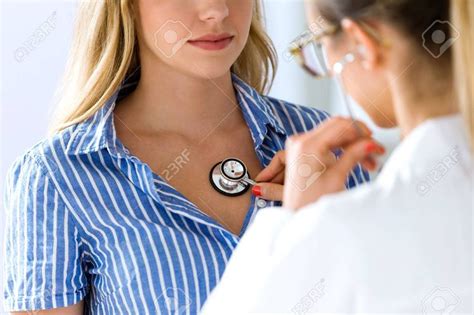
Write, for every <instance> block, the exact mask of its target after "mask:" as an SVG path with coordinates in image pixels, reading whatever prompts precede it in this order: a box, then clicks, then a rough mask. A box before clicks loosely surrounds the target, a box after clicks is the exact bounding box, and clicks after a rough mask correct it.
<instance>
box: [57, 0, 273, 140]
mask: <svg viewBox="0 0 474 315" xmlns="http://www.w3.org/2000/svg"><path fill="white" fill-rule="evenodd" d="M260 1H261V0H255V6H254V12H253V18H252V24H251V27H250V34H249V39H248V41H247V44H246V46H245V48H244V50H243V52H242V54H241V55H240V57H239V58H238V59H237V61H236V62H235V63H234V65H233V66H232V69H231V70H232V72H234V73H235V74H237V75H238V76H239V77H240V78H242V79H243V80H244V81H246V82H247V83H249V84H250V85H251V86H252V87H254V88H255V89H256V90H257V91H258V92H260V93H265V92H267V91H268V89H269V88H270V86H271V84H272V82H273V79H274V76H275V69H276V65H277V54H276V52H275V48H274V47H273V44H272V42H271V40H270V39H269V37H268V36H267V34H266V33H265V31H264V25H263V12H262V4H261V2H260ZM135 21H136V17H135V10H134V0H98V1H87V0H86V1H81V2H80V4H79V8H78V13H77V16H76V23H75V32H74V38H73V41H72V46H71V50H70V53H69V57H68V62H67V65H66V71H65V74H64V78H63V83H62V85H61V87H60V88H59V89H58V92H57V96H56V98H57V108H56V111H55V113H54V115H53V118H52V122H51V125H50V130H49V131H50V134H54V133H56V132H58V131H60V130H62V129H64V128H67V127H68V126H71V125H74V124H76V123H80V122H82V121H84V120H86V119H87V118H89V117H91V116H92V115H93V114H94V113H96V112H97V111H98V110H99V109H100V108H101V107H102V106H103V105H104V104H105V102H106V101H107V99H109V98H110V97H111V96H112V95H113V94H114V92H116V90H117V89H118V88H119V87H120V84H121V83H122V82H123V80H124V79H125V78H126V77H127V75H128V74H130V73H131V71H133V70H134V69H135V68H136V67H137V66H138V65H139V58H138V41H137V32H136V24H135Z"/></svg>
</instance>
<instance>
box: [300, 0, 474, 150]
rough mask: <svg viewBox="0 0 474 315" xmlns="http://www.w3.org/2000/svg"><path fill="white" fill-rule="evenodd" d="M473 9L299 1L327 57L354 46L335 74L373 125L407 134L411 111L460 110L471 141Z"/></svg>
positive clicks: (444, 0)
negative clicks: (347, 61) (351, 57)
mask: <svg viewBox="0 0 474 315" xmlns="http://www.w3.org/2000/svg"><path fill="white" fill-rule="evenodd" d="M473 10H474V9H473V3H472V1H471V0H451V1H449V0H436V1H433V0H417V1H411V0H352V1H346V0H306V12H307V17H308V21H309V24H310V29H311V30H312V31H313V32H314V31H315V28H316V29H318V30H317V32H321V33H324V34H325V35H324V36H321V39H320V42H321V44H322V46H323V47H324V49H325V51H326V55H327V58H328V64H329V65H334V64H335V63H337V62H338V61H340V60H341V59H344V56H345V55H346V56H347V53H355V55H356V58H355V62H352V63H351V64H348V65H347V66H346V67H345V69H344V71H343V73H342V81H343V83H344V87H345V90H346V91H345V92H347V93H348V94H349V95H350V96H351V97H352V98H353V99H354V100H355V101H356V102H357V103H358V104H360V105H361V106H362V107H363V109H364V110H365V111H366V112H367V113H368V114H369V115H370V116H371V118H372V119H373V121H374V122H375V123H376V124H377V125H379V126H381V127H384V128H391V127H395V126H399V127H400V128H401V131H402V134H403V136H406V135H407V134H408V133H409V132H410V131H411V130H412V129H414V127H415V126H416V125H417V124H418V123H420V122H421V121H420V119H419V118H418V117H417V116H419V117H421V116H432V117H437V116H443V115H446V114H452V113H456V112H458V111H459V110H461V112H462V115H463V117H464V119H465V122H466V125H467V126H468V129H469V133H470V135H471V143H472V137H473V116H474V114H473V107H474V91H473V89H474V79H473V76H474V62H473V47H474V46H473V45H474V43H473V42H474V41H473V37H474V35H473V32H474V28H473V27H474V25H473V17H474V12H473ZM328 26H329V27H328ZM328 29H330V31H329V32H328ZM406 104H410V106H409V107H408V108H407V106H406ZM410 116H411V118H410Z"/></svg>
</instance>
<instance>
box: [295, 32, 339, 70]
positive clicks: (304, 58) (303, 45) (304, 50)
mask: <svg viewBox="0 0 474 315" xmlns="http://www.w3.org/2000/svg"><path fill="white" fill-rule="evenodd" d="M338 30H339V27H336V26H331V27H328V28H325V29H321V30H319V31H318V32H313V31H309V30H308V31H306V32H304V33H303V34H301V35H300V36H298V37H297V38H295V39H294V40H293V41H292V42H291V44H290V46H289V48H288V50H289V53H290V54H291V56H292V57H293V58H294V59H295V60H296V61H297V62H298V63H299V64H300V66H301V67H302V68H303V69H304V70H305V71H306V72H307V73H308V74H310V75H311V76H313V77H315V78H318V79H319V78H324V77H328V76H330V72H331V71H330V67H329V64H328V60H327V56H326V52H325V51H324V47H323V45H322V43H321V40H322V39H323V38H324V37H325V36H330V35H333V34H335V33H336V32H337V31H338Z"/></svg>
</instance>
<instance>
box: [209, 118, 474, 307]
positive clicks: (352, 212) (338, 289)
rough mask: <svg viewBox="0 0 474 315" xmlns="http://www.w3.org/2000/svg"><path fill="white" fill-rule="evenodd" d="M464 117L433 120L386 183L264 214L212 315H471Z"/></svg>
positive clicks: (400, 156) (232, 265) (241, 248)
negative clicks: (331, 314) (326, 314)
mask: <svg viewBox="0 0 474 315" xmlns="http://www.w3.org/2000/svg"><path fill="white" fill-rule="evenodd" d="M462 126H463V121H462V119H461V117H460V116H459V115H456V116H450V117H443V118H439V119H434V120H430V121H428V122H426V123H424V124H422V125H421V126H419V127H418V128H416V130H414V131H413V132H412V133H411V134H410V135H409V136H408V137H407V138H406V139H405V140H404V141H403V142H402V143H401V144H400V145H399V146H398V148H397V149H396V150H395V152H394V153H393V154H392V156H391V157H390V159H389V161H388V162H387V164H386V165H385V168H384V169H383V171H382V172H381V174H380V176H379V178H378V179H377V180H376V181H375V182H373V183H371V184H368V185H365V186H363V187H360V188H358V189H355V190H352V191H349V192H343V193H339V194H334V195H331V196H326V197H324V198H322V199H321V200H320V201H319V202H317V203H314V204H311V205H309V206H306V207H305V208H303V209H301V211H299V212H297V213H296V214H294V213H293V212H292V211H290V210H287V209H283V208H267V209H263V210H261V211H260V212H259V213H258V215H257V216H256V218H255V221H254V222H253V224H252V226H251V227H250V228H249V230H248V232H247V233H246V234H245V235H244V237H243V239H242V241H241V243H240V244H239V245H238V247H237V249H236V251H235V252H234V254H233V256H232V258H231V260H230V262H229V264H228V266H227V269H226V271H225V273H224V275H223V278H222V280H221V282H220V284H219V285H218V286H217V288H216V289H215V290H214V291H213V292H212V294H211V296H210V297H209V299H208V301H207V303H206V304H205V306H204V308H203V313H204V314H229V313H233V314H245V313H255V312H257V313H275V312H279V313H282V312H284V313H294V314H304V313H317V312H338V313H339V312H344V313H356V312H357V313H368V312H374V313H402V312H404V313H405V312H406V313H421V314H423V313H425V314H429V313H437V314H442V313H443V312H444V314H453V313H470V314H471V313H472V293H473V291H472V284H473V282H472V266H473V257H472V237H473V234H472V233H473V231H472V223H473V216H472V211H473V194H472V193H473V191H472V188H473V186H472V183H473V167H472V166H473V160H472V157H471V155H470V154H469V145H468V140H467V136H466V133H465V131H464V128H463V127H462Z"/></svg>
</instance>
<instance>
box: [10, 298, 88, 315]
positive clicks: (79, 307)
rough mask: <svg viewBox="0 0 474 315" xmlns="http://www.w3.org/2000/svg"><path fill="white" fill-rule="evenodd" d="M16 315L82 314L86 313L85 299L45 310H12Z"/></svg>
mask: <svg viewBox="0 0 474 315" xmlns="http://www.w3.org/2000/svg"><path fill="white" fill-rule="evenodd" d="M10 314H14V315H31V314H37V315H82V314H84V301H80V302H79V303H77V304H74V305H71V306H68V307H60V308H55V309H50V310H43V311H34V312H33V311H27V312H11V313H10Z"/></svg>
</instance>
